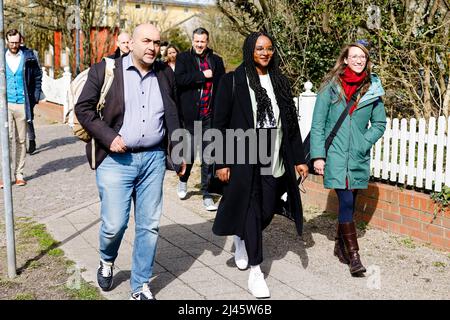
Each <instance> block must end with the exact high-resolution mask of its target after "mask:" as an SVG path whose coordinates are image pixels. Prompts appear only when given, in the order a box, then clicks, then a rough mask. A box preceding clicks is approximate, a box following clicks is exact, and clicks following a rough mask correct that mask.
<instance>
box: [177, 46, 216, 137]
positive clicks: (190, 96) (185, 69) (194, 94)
mask: <svg viewBox="0 0 450 320" xmlns="http://www.w3.org/2000/svg"><path fill="white" fill-rule="evenodd" d="M207 50H208V51H207V53H206V55H207V56H206V59H207V61H208V63H209V66H210V67H211V70H212V72H213V88H212V97H211V101H210V108H211V111H212V112H214V108H215V97H216V92H217V89H218V85H219V81H220V78H221V77H222V75H223V74H224V73H225V67H224V65H223V60H222V58H221V57H219V56H218V55H216V54H214V53H213V51H212V50H211V49H207ZM175 79H176V82H177V93H178V98H179V100H178V101H179V104H180V118H181V122H182V123H183V126H184V128H186V129H187V130H189V131H190V132H191V133H193V132H194V121H197V120H199V107H198V104H199V102H200V94H201V89H202V87H203V85H204V83H205V81H206V80H207V79H206V78H205V76H204V75H203V72H202V71H200V66H199V62H198V59H197V57H196V54H195V51H194V50H193V49H192V48H191V49H190V50H189V51H185V52H182V53H180V54H178V55H177V60H176V63H175Z"/></svg>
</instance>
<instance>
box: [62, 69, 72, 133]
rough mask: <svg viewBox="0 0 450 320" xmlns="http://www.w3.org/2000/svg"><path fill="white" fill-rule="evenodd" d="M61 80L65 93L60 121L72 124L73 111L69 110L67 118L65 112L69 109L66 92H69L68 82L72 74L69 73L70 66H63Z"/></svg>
mask: <svg viewBox="0 0 450 320" xmlns="http://www.w3.org/2000/svg"><path fill="white" fill-rule="evenodd" d="M62 79H63V80H62V81H63V88H64V90H65V94H64V97H65V99H64V103H63V106H64V112H63V119H62V123H68V124H70V125H73V113H72V112H71V113H70V114H69V115H68V118H66V116H67V113H68V111H69V104H68V102H69V101H68V96H67V95H68V93H69V89H70V82H71V81H72V74H71V73H70V67H69V66H65V67H64V73H63V76H62Z"/></svg>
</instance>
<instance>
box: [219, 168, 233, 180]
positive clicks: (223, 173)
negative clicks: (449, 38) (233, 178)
mask: <svg viewBox="0 0 450 320" xmlns="http://www.w3.org/2000/svg"><path fill="white" fill-rule="evenodd" d="M216 175H217V178H219V180H220V181H222V182H225V183H228V181H229V180H230V168H223V169H219V170H216Z"/></svg>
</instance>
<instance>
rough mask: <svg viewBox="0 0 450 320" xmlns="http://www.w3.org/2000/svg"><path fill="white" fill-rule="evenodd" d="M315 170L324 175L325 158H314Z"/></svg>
mask: <svg viewBox="0 0 450 320" xmlns="http://www.w3.org/2000/svg"><path fill="white" fill-rule="evenodd" d="M314 171H315V172H316V173H317V174H320V175H321V176H323V174H324V173H325V160H323V159H317V160H314Z"/></svg>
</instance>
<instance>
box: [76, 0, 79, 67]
mask: <svg viewBox="0 0 450 320" xmlns="http://www.w3.org/2000/svg"><path fill="white" fill-rule="evenodd" d="M76 3H77V11H76V13H77V14H76V18H75V51H76V52H75V76H77V75H78V74H79V73H80V0H77V2H76Z"/></svg>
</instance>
